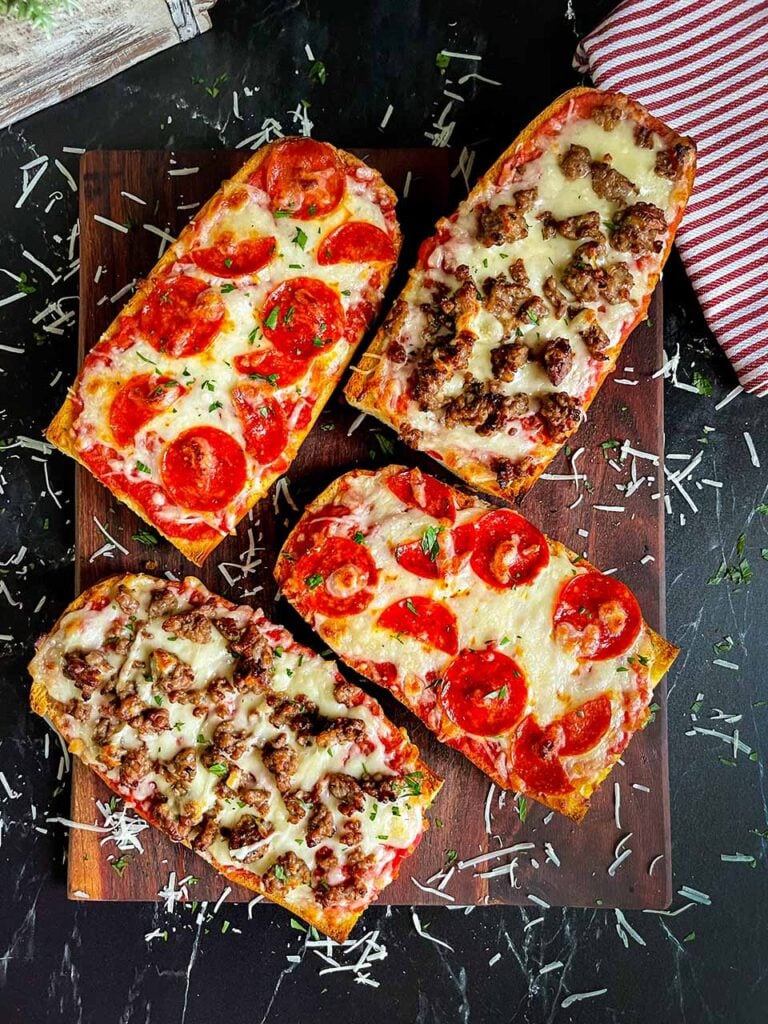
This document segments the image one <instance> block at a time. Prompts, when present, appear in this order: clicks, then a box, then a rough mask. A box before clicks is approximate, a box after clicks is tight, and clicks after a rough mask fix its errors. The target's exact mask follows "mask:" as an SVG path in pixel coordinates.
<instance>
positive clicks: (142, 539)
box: [131, 530, 160, 547]
mask: <svg viewBox="0 0 768 1024" xmlns="http://www.w3.org/2000/svg"><path fill="white" fill-rule="evenodd" d="M131 540H135V541H138V542H139V544H146V545H147V546H148V547H154V546H155V545H156V544H158V543H159V541H160V538H159V537H158V536H157V534H156V533H152V531H151V530H139V531H137V532H136V533H133V534H131Z"/></svg>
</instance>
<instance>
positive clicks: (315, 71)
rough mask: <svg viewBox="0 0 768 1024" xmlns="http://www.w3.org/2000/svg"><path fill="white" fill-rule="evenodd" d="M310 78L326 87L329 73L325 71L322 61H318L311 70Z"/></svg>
mask: <svg viewBox="0 0 768 1024" xmlns="http://www.w3.org/2000/svg"><path fill="white" fill-rule="evenodd" d="M309 77H310V79H311V80H312V81H313V82H318V83H319V84H320V85H325V82H326V79H327V78H328V72H327V71H326V69H325V64H323V62H322V61H321V60H316V61H315V63H314V64H313V65H312V67H311V68H310V69H309Z"/></svg>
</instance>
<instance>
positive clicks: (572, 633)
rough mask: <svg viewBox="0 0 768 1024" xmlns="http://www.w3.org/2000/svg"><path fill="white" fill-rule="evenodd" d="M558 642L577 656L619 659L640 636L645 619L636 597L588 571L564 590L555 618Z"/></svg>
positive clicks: (612, 582)
mask: <svg viewBox="0 0 768 1024" xmlns="http://www.w3.org/2000/svg"><path fill="white" fill-rule="evenodd" d="M553 622H554V629H555V639H556V640H557V641H558V642H559V643H560V644H562V646H563V647H565V648H566V650H570V651H573V652H574V653H575V654H576V656H577V657H579V658H584V659H587V660H591V661H605V660H606V659H608V658H616V657H618V656H619V655H620V654H623V653H624V652H625V651H627V650H629V648H630V647H631V646H632V644H633V643H634V642H635V640H636V639H637V637H638V635H639V633H640V627H641V626H642V624H643V616H642V613H641V611H640V605H639V604H638V603H637V599H636V598H635V595H634V594H633V593H632V591H631V590H629V588H628V587H625V586H624V584H623V583H622V582H621V581H620V580H617V579H614V578H613V576H603V574H602V573H599V572H587V573H583V574H582V575H580V576H574V577H573V578H572V579H571V580H569V581H568V583H566V585H565V586H564V587H563V589H562V590H561V591H560V597H559V599H558V602H557V607H556V608H555V614H554V617H553Z"/></svg>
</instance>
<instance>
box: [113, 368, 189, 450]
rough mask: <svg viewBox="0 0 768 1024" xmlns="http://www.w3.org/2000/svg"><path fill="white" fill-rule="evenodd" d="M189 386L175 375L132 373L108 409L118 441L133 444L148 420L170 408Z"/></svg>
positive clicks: (121, 444)
mask: <svg viewBox="0 0 768 1024" xmlns="http://www.w3.org/2000/svg"><path fill="white" fill-rule="evenodd" d="M186 390H187V389H186V388H184V387H182V386H181V384H179V382H178V381H177V380H174V379H173V377H158V376H157V375H156V374H154V373H140V374H137V376H135V377H131V379H130V380H129V381H128V382H127V383H126V384H123V386H122V387H121V388H120V390H119V391H118V392H117V394H116V395H115V397H114V398H113V400H112V405H111V406H110V409H109V427H110V430H111V431H112V436H113V437H114V439H115V441H117V443H118V444H119V445H120V446H121V447H122V448H124V447H125V446H126V445H129V444H131V442H132V441H133V440H134V438H135V437H136V434H138V432H139V431H140V430H141V428H142V427H143V426H144V425H145V424H146V423H149V421H150V420H152V419H154V418H155V416H158V415H159V414H160V413H161V412H163V411H164V410H165V409H169V408H170V407H171V406H172V405H173V403H174V402H176V401H177V400H178V399H179V398H181V396H182V395H183V394H185V393H186Z"/></svg>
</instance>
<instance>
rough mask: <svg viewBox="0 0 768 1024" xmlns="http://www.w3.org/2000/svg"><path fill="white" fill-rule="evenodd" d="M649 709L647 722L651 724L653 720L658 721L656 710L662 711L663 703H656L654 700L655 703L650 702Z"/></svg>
mask: <svg viewBox="0 0 768 1024" xmlns="http://www.w3.org/2000/svg"><path fill="white" fill-rule="evenodd" d="M648 710H649V711H650V715H649V716H648V723H647V724H648V725H650V724H651V722H655V721H656V712H657V711H661V705H660V704H656V703H655V702H654V703H653V704H649V705H648Z"/></svg>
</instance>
